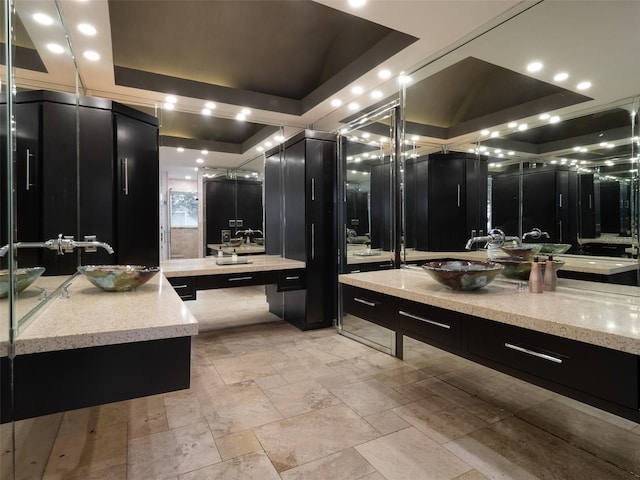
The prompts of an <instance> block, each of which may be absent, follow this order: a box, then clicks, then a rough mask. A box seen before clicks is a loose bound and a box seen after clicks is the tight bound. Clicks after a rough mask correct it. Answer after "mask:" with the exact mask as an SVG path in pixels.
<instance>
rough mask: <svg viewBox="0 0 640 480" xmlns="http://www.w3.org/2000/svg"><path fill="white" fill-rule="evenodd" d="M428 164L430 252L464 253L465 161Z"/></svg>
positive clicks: (431, 162) (439, 161) (440, 160)
mask: <svg viewBox="0 0 640 480" xmlns="http://www.w3.org/2000/svg"><path fill="white" fill-rule="evenodd" d="M428 163H429V205H428V209H429V221H428V229H429V230H428V236H429V248H430V250H434V251H451V250H464V247H465V244H466V242H467V239H468V238H469V236H470V233H471V232H467V218H466V205H465V197H466V188H465V160H464V159H460V158H445V159H437V160H434V159H431V158H429V160H428Z"/></svg>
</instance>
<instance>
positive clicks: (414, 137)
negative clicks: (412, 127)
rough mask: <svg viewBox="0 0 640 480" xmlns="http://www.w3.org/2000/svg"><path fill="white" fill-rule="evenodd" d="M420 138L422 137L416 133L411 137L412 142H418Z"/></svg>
mask: <svg viewBox="0 0 640 480" xmlns="http://www.w3.org/2000/svg"><path fill="white" fill-rule="evenodd" d="M418 140H420V137H419V136H418V135H414V136H412V137H411V141H412V142H417V141H418Z"/></svg>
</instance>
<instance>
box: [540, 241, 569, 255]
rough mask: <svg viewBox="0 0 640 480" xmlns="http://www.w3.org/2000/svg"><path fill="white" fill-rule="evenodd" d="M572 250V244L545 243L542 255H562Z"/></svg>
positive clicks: (541, 250)
mask: <svg viewBox="0 0 640 480" xmlns="http://www.w3.org/2000/svg"><path fill="white" fill-rule="evenodd" d="M570 248H571V244H570V243H543V244H542V248H541V249H540V253H544V254H545V255H560V254H562V253H565V252H566V251H567V250H569V249H570Z"/></svg>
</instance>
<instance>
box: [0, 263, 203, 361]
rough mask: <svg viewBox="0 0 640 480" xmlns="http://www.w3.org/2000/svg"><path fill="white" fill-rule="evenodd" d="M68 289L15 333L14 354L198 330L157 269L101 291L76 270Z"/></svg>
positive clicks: (175, 334)
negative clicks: (126, 285)
mask: <svg viewBox="0 0 640 480" xmlns="http://www.w3.org/2000/svg"><path fill="white" fill-rule="evenodd" d="M68 292H69V298H65V299H62V298H58V299H55V300H53V301H51V302H49V303H48V304H47V305H46V306H45V308H44V309H43V310H42V311H41V312H40V313H38V315H37V316H36V317H35V318H34V319H33V321H32V322H31V324H30V325H29V326H28V327H27V328H26V329H25V330H24V331H23V332H22V333H21V334H20V335H19V336H18V338H17V340H16V354H18V355H21V354H28V353H41V352H48V351H56V350H70V349H75V348H85V347H96V346H101V345H113V344H119V343H131V342H141V341H147V340H157V339H163V338H174V337H184V336H192V335H196V334H197V333H198V322H197V320H196V319H195V317H194V316H193V315H192V314H191V312H190V311H189V309H188V308H187V307H186V306H185V305H184V303H183V302H182V300H181V299H180V297H179V296H178V294H177V293H176V292H175V291H174V289H173V287H171V285H170V284H169V282H168V281H167V279H166V278H165V277H164V276H163V275H161V274H158V275H155V276H154V277H153V278H152V279H151V280H149V282H147V283H146V284H144V285H142V286H140V287H138V288H137V289H136V290H135V291H131V292H104V291H102V290H100V289H99V288H97V287H95V286H93V285H92V284H91V283H89V281H88V280H87V279H86V278H84V277H83V276H80V275H79V276H76V277H75V278H74V279H73V280H72V282H71V283H70V284H69V286H68ZM5 350H6V346H5Z"/></svg>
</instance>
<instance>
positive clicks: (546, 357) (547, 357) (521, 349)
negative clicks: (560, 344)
mask: <svg viewBox="0 0 640 480" xmlns="http://www.w3.org/2000/svg"><path fill="white" fill-rule="evenodd" d="M504 346H505V347H507V348H510V349H511V350H516V351H517V352H522V353H526V354H527V355H533V356H534V357H538V358H542V359H543V360H548V361H550V362H553V363H562V359H561V358H558V357H554V356H552V355H547V354H546V353H540V352H534V351H533V350H529V349H528V348H524V347H520V346H518V345H514V344H512V343H505V344H504Z"/></svg>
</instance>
